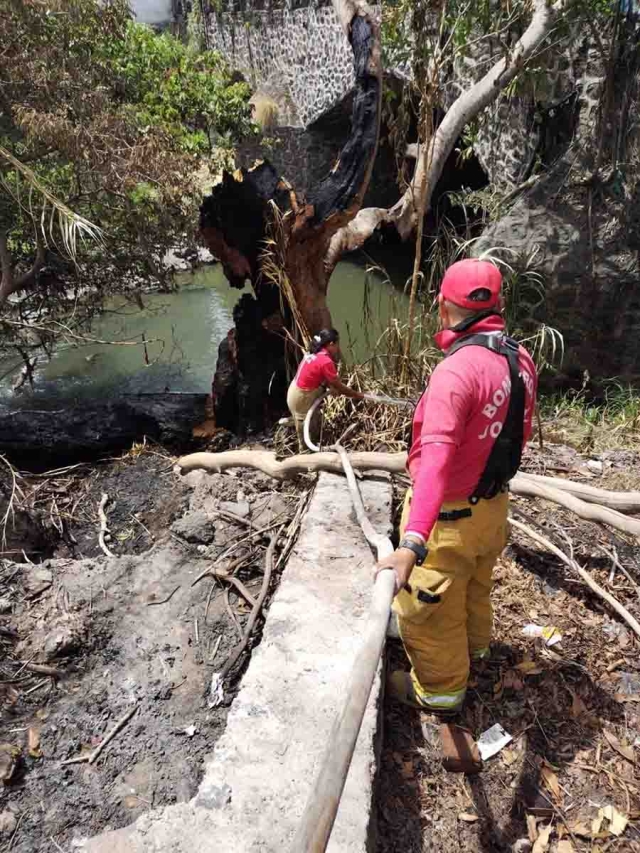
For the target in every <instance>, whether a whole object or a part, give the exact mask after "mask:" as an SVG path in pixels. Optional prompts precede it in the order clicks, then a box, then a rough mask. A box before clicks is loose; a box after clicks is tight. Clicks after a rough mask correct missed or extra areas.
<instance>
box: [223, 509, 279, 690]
mask: <svg viewBox="0 0 640 853" xmlns="http://www.w3.org/2000/svg"><path fill="white" fill-rule="evenodd" d="M283 526H284V525H283ZM281 530H282V527H280V528H279V529H278V530H276V532H275V533H274V534H273V536H272V537H271V541H270V542H269V547H268V548H267V556H266V558H265V563H264V575H263V577H262V586H261V587H260V594H259V595H258V599H257V601H256V602H255V603H254V605H253V610H252V611H251V613H250V614H249V619H248V621H247V627H246V628H245V630H244V635H243V637H242V640H241V641H240V642H239V643H238V645H237V646H236V647H235V649H234V650H233V651H232V652H231V654H230V655H229V657H228V658H227V661H226V663H225V665H224V666H223V667H222V669H221V670H220V679H221V680H223V679H224V678H225V677H226V676H227V675H228V673H229V672H230V671H231V670H232V669H233V667H234V666H235V664H236V662H237V660H238V658H239V657H240V655H241V654H242V653H243V652H244V650H245V649H246V648H247V646H248V644H249V640H250V639H251V634H252V632H253V629H254V627H255V624H256V620H257V618H258V616H259V615H260V611H261V610H262V605H263V604H264V602H265V599H266V597H267V593H268V592H269V583H270V581H271V574H272V572H273V563H274V560H273V555H274V553H275V550H276V545H277V544H278V537H279V535H280V532H281ZM227 580H229V578H227Z"/></svg>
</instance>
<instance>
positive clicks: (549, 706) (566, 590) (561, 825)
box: [377, 446, 640, 853]
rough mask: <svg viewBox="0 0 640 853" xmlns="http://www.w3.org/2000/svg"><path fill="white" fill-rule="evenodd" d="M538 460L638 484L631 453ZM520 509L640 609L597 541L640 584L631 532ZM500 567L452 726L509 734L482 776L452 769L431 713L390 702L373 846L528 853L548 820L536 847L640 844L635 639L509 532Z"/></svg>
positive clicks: (401, 663)
mask: <svg viewBox="0 0 640 853" xmlns="http://www.w3.org/2000/svg"><path fill="white" fill-rule="evenodd" d="M540 458H541V457H539V455H538V454H537V452H536V451H530V452H529V454H528V457H527V463H526V464H527V467H529V469H530V470H536V471H540V466H539V464H538V463H539V460H540ZM544 459H545V463H546V468H547V470H548V473H550V474H553V475H558V474H562V473H566V474H567V475H568V476H570V477H571V478H572V479H580V478H588V479H589V481H590V482H591V483H592V484H593V485H598V486H602V487H604V488H618V489H622V488H624V489H633V488H635V489H637V488H638V487H639V486H640V463H639V460H638V456H637V454H628V453H626V452H624V451H618V452H617V453H615V454H609V455H605V457H604V462H605V464H604V467H603V475H602V476H594V475H593V473H591V471H590V470H589V469H588V468H587V467H586V461H587V460H586V459H581V458H580V457H579V456H578V455H577V454H576V453H575V452H574V451H572V450H571V449H570V448H557V447H553V446H551V447H550V448H547V449H546V451H545V454H544ZM518 510H521V511H524V512H525V513H526V518H525V517H524V516H523V515H522V514H520V515H519V517H520V518H521V520H525V522H532V523H533V524H535V526H536V527H538V528H539V529H540V528H541V529H542V530H543V532H544V534H545V535H546V536H547V537H549V538H551V539H552V540H553V541H554V542H555V543H556V544H557V545H558V547H560V548H562V549H563V550H565V551H568V550H569V547H570V546H569V544H568V543H567V541H566V539H565V535H566V536H569V537H570V540H571V541H572V543H573V546H574V547H575V555H576V557H577V559H578V560H579V562H580V563H581V564H582V565H584V566H586V567H587V568H588V569H589V570H590V571H591V572H592V574H593V577H594V578H595V579H596V580H597V581H598V582H599V583H600V584H601V585H602V586H603V587H604V588H605V589H607V590H609V591H610V592H611V593H612V594H613V595H614V596H616V597H617V598H618V600H619V601H620V602H621V603H623V604H624V605H625V606H626V607H627V608H628V609H629V610H630V611H631V613H632V614H634V615H635V617H636V618H639V617H640V603H639V599H638V595H637V594H636V591H635V590H634V589H633V587H632V585H631V584H630V583H629V581H628V580H626V579H625V578H624V577H622V576H621V575H620V573H618V574H617V575H616V576H615V578H614V580H613V581H612V582H609V571H610V568H611V562H610V560H609V559H608V558H607V557H606V556H605V555H604V554H603V552H602V551H601V550H600V548H599V545H600V544H604V545H605V547H608V548H609V549H611V548H612V547H616V548H617V551H618V555H619V557H620V560H621V562H622V563H623V565H624V566H625V567H626V568H627V569H628V570H629V571H630V572H631V574H632V575H634V577H635V578H636V580H637V582H638V583H640V571H639V565H638V551H637V546H636V543H635V542H633V541H631V538H629V541H624V537H621V536H619V535H616V536H614V535H613V534H612V533H611V532H610V531H609V530H605V529H604V528H603V527H599V526H597V525H595V524H591V523H589V522H583V521H580V520H579V519H577V517H576V516H574V515H571V514H570V513H567V512H564V511H560V509H559V508H558V507H557V506H555V505H553V504H549V503H545V502H542V501H533V500H525V499H518V500H515V501H513V512H514V514H515V515H516V516H518ZM495 576H496V586H495V590H494V596H493V600H494V609H495V614H494V615H495V642H494V644H493V647H492V658H491V661H490V662H488V663H486V664H482V665H481V666H480V667H478V668H477V669H476V670H475V671H474V672H472V680H471V685H470V688H471V689H470V690H469V693H468V698H467V703H466V706H465V709H464V712H463V715H462V719H461V720H460V722H461V723H462V724H464V725H466V726H467V727H468V728H469V729H470V730H471V731H472V732H473V734H474V736H475V737H476V738H477V737H478V736H479V735H480V734H481V733H482V732H484V731H486V730H487V729H488V728H489V727H490V726H492V725H493V724H494V723H500V724H502V726H503V727H504V728H505V729H506V730H507V731H508V732H509V733H510V734H511V735H512V736H513V741H512V742H511V743H510V744H509V745H508V746H507V747H505V748H504V749H503V750H502V751H501V752H500V753H499V754H498V755H496V756H495V757H493V758H491V759H489V760H488V761H487V762H485V766H484V770H483V771H482V773H480V774H479V775H477V776H475V777H471V776H469V777H465V776H456V775H453V774H448V773H446V772H445V771H444V770H443V769H442V767H441V765H440V750H439V739H438V734H437V727H436V726H435V725H434V722H433V718H432V717H429V716H427V715H424V714H421V713H420V712H416V711H412V710H410V709H408V708H405V707H404V706H401V705H398V704H397V703H395V702H393V701H391V700H390V699H389V698H387V699H386V700H385V709H384V710H385V714H384V746H383V752H382V757H381V772H380V776H379V782H378V790H377V816H378V830H379V842H378V846H377V850H378V853H396V852H397V853H423V851H430V853H453V851H470V853H481V852H482V853H500V852H501V851H505V853H506V851H512V850H514V851H515V850H517V851H519V853H525V851H528V850H529V851H530V850H531V849H532V847H533V842H534V840H535V838H536V834H537V833H539V832H540V831H541V830H542V829H543V828H544V827H545V826H547V825H548V824H549V823H552V824H553V832H552V834H551V838H550V841H549V845H548V846H541V847H540V850H543V851H546V850H549V851H550V853H553V851H557V853H569V851H572V850H573V851H575V853H586V851H591V853H595V851H600V853H604V851H605V850H613V851H640V774H639V772H638V764H637V761H638V757H639V756H640V658H639V655H638V649H639V648H640V643H639V640H638V637H636V636H635V635H634V634H633V632H632V631H631V630H630V629H629V628H628V627H627V626H626V625H624V624H623V623H622V621H621V620H620V619H619V618H618V617H617V616H614V615H612V611H611V610H610V609H609V608H608V607H607V606H606V605H605V603H604V602H603V601H602V600H601V599H600V598H598V597H597V596H595V595H594V594H593V593H592V592H591V591H590V590H589V589H588V588H587V587H586V586H585V585H584V584H583V582H582V581H581V580H580V578H579V577H577V576H576V577H573V576H572V575H571V573H570V570H569V569H566V568H565V567H564V565H563V564H561V563H560V562H559V561H558V560H557V559H556V558H554V557H553V556H552V555H550V554H548V553H545V552H543V551H541V550H539V549H538V548H537V547H532V543H531V541H530V540H529V541H528V540H527V539H526V538H525V537H524V535H521V534H519V533H517V532H515V533H514V535H513V537H512V543H511V545H510V546H509V548H508V549H507V551H506V552H505V554H504V556H503V558H502V559H501V560H500V562H499V564H498V566H497V568H496V573H495ZM527 623H536V624H538V625H554V626H556V627H557V628H558V629H559V631H560V632H561V634H562V635H563V639H562V642H561V643H560V644H558V645H555V646H553V647H552V648H548V647H546V646H544V645H543V641H542V640H533V639H529V638H527V637H526V636H523V635H522V628H523V627H524V626H525V625H526V624H527ZM387 658H388V659H387V668H388V669H398V668H404V669H407V668H408V662H407V659H406V656H405V655H404V651H403V649H402V646H401V645H400V644H399V643H391V644H390V648H389V652H388V656H387ZM625 756H626V757H625ZM534 801H537V802H536V805H537V807H538V808H537V809H535V808H532V803H534ZM607 806H613V807H614V808H615V809H616V810H617V811H618V812H620V814H621V815H623V816H624V817H625V818H627V819H628V824H627V826H626V828H625V829H624V831H623V832H622V834H621V835H620V836H617V835H615V834H613V833H612V832H611V828H612V826H611V824H610V822H609V821H608V820H607V819H606V817H605V818H604V819H602V820H601V819H600V818H599V817H598V815H599V813H600V815H601V814H602V813H601V812H600V810H601V809H605V808H606V807H607ZM541 809H545V810H546V813H545V814H544V815H541V814H540V810H541ZM594 820H595V821H596V824H595V827H594V825H593V823H592V822H593V821H594ZM536 824H537V825H536ZM598 824H600V825H599V826H598ZM561 841H562V842H564V844H560V842H561Z"/></svg>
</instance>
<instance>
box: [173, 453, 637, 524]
mask: <svg viewBox="0 0 640 853" xmlns="http://www.w3.org/2000/svg"><path fill="white" fill-rule="evenodd" d="M349 459H350V461H351V464H352V466H353V468H354V469H356V470H361V471H387V472H388V473H390V474H404V473H406V464H407V454H406V453H351V454H349ZM178 467H179V468H180V470H181V471H182V472H183V473H184V472H187V471H194V470H197V469H204V470H206V471H225V470H227V469H228V468H255V469H257V470H259V471H263V472H264V473H265V474H268V475H269V476H271V477H274V478H275V479H277V480H287V479H291V478H292V477H296V476H298V475H300V474H307V473H310V472H312V471H332V472H334V473H336V474H339V473H340V472H341V471H342V463H341V461H340V457H339V456H338V454H336V453H331V452H328V451H325V452H322V453H314V454H312V455H311V456H307V455H306V454H300V455H298V456H289V457H288V458H287V459H283V460H281V461H279V460H277V459H276V457H275V454H274V453H271V452H269V451H267V450H229V451H225V452H224V453H192V454H190V455H189V456H183V457H182V459H179V460H178ZM546 479H547V478H545V477H538V478H536V479H535V480H534V479H532V478H531V477H530V476H529V475H526V474H517V475H516V476H515V477H514V478H513V480H512V481H511V483H510V491H511V493H512V494H514V495H522V496H524V497H537V498H543V499H544V500H548V501H551V502H553V503H556V504H560V506H564V507H565V508H566V509H568V510H571V512H574V513H575V514H576V515H577V516H579V517H580V518H584V519H586V520H588V521H595V522H599V523H600V524H607V525H609V526H610V527H614V528H615V529H616V530H620V531H622V532H623V533H630V534H631V535H633V536H637V537H640V519H638V518H630V517H629V516H626V515H623V514H622V513H621V512H618V511H617V510H614V509H610V508H609V507H608V506H607V502H608V499H609V495H610V493H609V492H607V491H605V490H604V489H602V490H598V492H599V494H598V498H599V502H598V504H595V503H587V500H594V499H595V496H596V495H595V490H594V489H593V488H592V487H589V486H587V487H583V488H586V490H587V491H586V493H585V497H587V500H581V499H580V498H578V497H576V495H577V494H580V489H581V484H580V483H575V482H571V481H569V480H567V481H564V480H557V479H555V480H554V483H558V484H560V483H563V484H564V483H566V484H567V486H566V487H564V488H562V487H561V488H558V487H557V486H549V485H547V482H546ZM635 494H637V493H634V492H628V493H626V494H625V495H624V498H623V499H622V500H621V501H620V504H622V505H625V504H626V505H633V503H634V495H635Z"/></svg>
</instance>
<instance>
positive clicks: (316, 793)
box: [290, 395, 411, 853]
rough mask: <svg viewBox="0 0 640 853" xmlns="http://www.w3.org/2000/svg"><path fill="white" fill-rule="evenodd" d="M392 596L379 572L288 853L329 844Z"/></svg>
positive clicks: (351, 480) (385, 547)
mask: <svg viewBox="0 0 640 853" xmlns="http://www.w3.org/2000/svg"><path fill="white" fill-rule="evenodd" d="M367 397H369V398H370V399H371V398H373V399H374V400H376V401H378V402H387V403H389V404H390V405H411V404H410V403H408V401H406V400H393V398H390V397H389V398H379V397H373V395H367ZM323 399H324V396H323V397H319V398H318V399H317V400H316V401H315V402H314V404H313V406H312V407H311V408H310V409H309V411H308V413H307V416H306V418H305V422H304V440H305V443H306V445H307V447H308V448H309V449H310V450H312V451H314V452H317V451H318V450H319V449H320V448H319V447H317V446H316V445H315V444H314V443H313V442H312V441H311V438H310V436H309V424H310V422H311V418H312V417H313V415H314V412H315V410H316V408H317V407H318V406H319V405H320V404H321V403H322V400H323ZM331 449H332V450H335V451H336V452H337V453H338V455H339V456H340V461H341V463H342V467H343V469H344V473H345V475H346V478H347V484H348V486H349V492H350V494H351V499H352V501H353V508H354V510H355V513H356V517H357V519H358V522H359V524H360V527H361V528H362V532H363V533H364V536H365V538H366V540H367V542H368V543H369V545H370V546H371V547H372V549H373V550H374V551H375V552H376V555H377V558H378V561H380V560H383V559H384V558H385V557H389V556H390V555H391V554H392V553H393V545H392V544H391V540H390V539H388V538H387V537H386V536H383V535H382V534H380V533H378V532H377V531H376V530H375V528H374V527H373V525H372V524H371V522H370V521H369V518H368V517H367V514H366V512H365V508H364V503H363V501H362V495H361V494H360V489H359V487H358V482H357V480H356V477H355V474H354V472H353V468H352V466H351V462H350V461H349V456H348V454H347V452H346V450H345V449H344V447H342V445H341V444H340V443H339V442H336V444H334V445H333V446H332V448H331ZM394 594H395V575H394V572H393V571H392V570H391V569H383V570H382V571H381V572H379V573H378V575H377V576H376V580H375V583H374V585H373V596H372V601H371V607H370V610H369V615H368V619H367V625H366V630H365V635H364V639H363V642H362V645H361V646H360V649H359V651H358V653H357V654H356V657H355V660H354V662H353V666H352V668H351V672H350V675H349V680H348V682H347V685H346V689H345V692H344V697H345V699H344V703H343V705H342V708H340V709H339V711H338V713H337V714H336V717H335V720H334V723H333V727H332V729H331V733H330V734H329V737H328V739H327V746H326V749H325V753H324V756H323V759H322V763H321V765H320V770H319V772H318V774H317V776H316V778H315V780H314V782H313V785H312V786H311V790H310V792H309V796H308V798H307V803H306V806H305V810H304V812H303V815H302V818H301V820H300V824H299V826H298V830H297V832H296V835H295V837H294V840H293V844H292V846H291V848H290V850H291V853H324V851H325V850H326V848H327V844H328V843H329V838H330V836H331V830H332V829H333V824H334V821H335V818H336V814H337V812H338V806H339V805H340V797H341V796H342V792H343V790H344V786H345V782H346V780H347V774H348V772H349V767H350V765H351V759H352V757H353V751H354V749H355V746H356V742H357V740H358V734H359V732H360V726H361V725H362V720H363V717H364V712H365V710H366V707H367V702H368V701H369V695H370V693H371V687H372V685H373V681H374V679H375V676H376V672H377V670H378V665H379V662H380V656H381V654H382V650H383V648H384V641H385V637H386V632H387V625H388V623H389V614H390V611H391V603H392V601H393V597H394Z"/></svg>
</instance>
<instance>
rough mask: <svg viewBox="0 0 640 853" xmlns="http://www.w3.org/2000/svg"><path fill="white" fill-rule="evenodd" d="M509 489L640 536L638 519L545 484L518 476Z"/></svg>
mask: <svg viewBox="0 0 640 853" xmlns="http://www.w3.org/2000/svg"><path fill="white" fill-rule="evenodd" d="M510 489H511V492H512V493H513V494H514V495H524V496H526V497H533V498H543V499H545V500H548V501H552V502H553V503H556V504H560V506H563V507H566V509H569V510H571V512H575V514H576V515H577V516H579V517H580V518H584V519H585V520H586V521H597V522H600V523H601V524H608V525H609V526H610V527H615V528H616V530H621V531H622V532H623V533H630V534H631V535H632V536H640V519H638V518H630V517H629V516H626V515H623V514H622V513H621V512H618V511H617V510H615V509H609V507H606V506H599V505H597V504H590V503H587V502H586V501H583V500H580V498H577V497H575V495H572V494H570V493H569V492H567V491H565V490H564V489H558V488H555V487H553V486H547V485H546V483H543V482H540V481H535V480H531V479H527V478H525V477H520V475H518V476H516V477H514V478H513V480H512V481H511V485H510Z"/></svg>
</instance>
